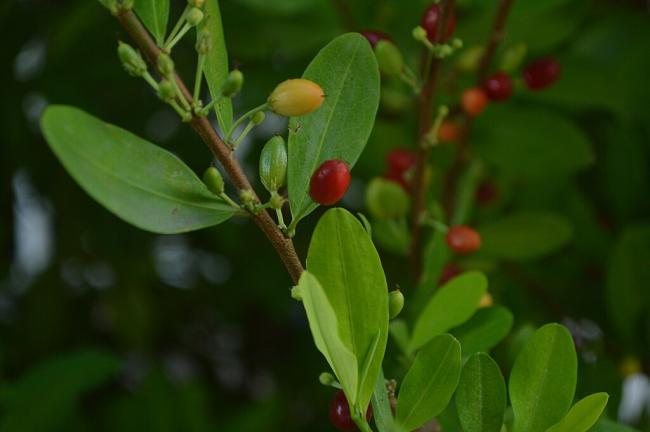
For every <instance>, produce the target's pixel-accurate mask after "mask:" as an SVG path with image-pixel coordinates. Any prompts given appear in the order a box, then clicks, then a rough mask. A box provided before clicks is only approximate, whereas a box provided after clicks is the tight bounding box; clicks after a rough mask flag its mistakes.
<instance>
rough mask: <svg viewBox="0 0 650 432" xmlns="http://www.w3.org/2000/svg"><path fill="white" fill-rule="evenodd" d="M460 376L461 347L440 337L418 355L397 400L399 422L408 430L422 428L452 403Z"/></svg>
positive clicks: (453, 341) (447, 338) (443, 336)
mask: <svg viewBox="0 0 650 432" xmlns="http://www.w3.org/2000/svg"><path fill="white" fill-rule="evenodd" d="M459 376H460V344H459V343H458V341H457V340H456V339H454V337H453V336H451V335H449V334H442V335H438V336H436V337H435V338H433V340H431V341H430V342H429V343H428V344H426V345H425V346H424V347H422V349H421V350H420V351H419V352H418V354H417V355H416V356H415V360H414V361H413V365H412V366H411V368H410V369H409V370H408V372H407V373H406V376H405V377H404V381H403V382H402V386H401V388H400V391H399V396H398V398H397V416H396V420H397V422H398V423H399V424H400V425H401V426H403V427H404V428H405V429H407V430H414V429H417V428H418V427H420V426H422V425H423V424H424V423H426V422H427V421H429V420H430V419H431V418H433V417H434V416H436V415H438V414H440V413H441V412H442V411H443V410H444V409H445V407H446V406H447V405H448V404H449V401H450V400H451V396H452V395H453V394H454V390H455V389H456V385H457V384H458V378H459Z"/></svg>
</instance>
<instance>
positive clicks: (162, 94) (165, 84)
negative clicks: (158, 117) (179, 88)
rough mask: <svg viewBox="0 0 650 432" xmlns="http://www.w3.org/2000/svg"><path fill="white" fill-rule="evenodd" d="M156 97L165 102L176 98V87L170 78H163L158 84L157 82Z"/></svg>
mask: <svg viewBox="0 0 650 432" xmlns="http://www.w3.org/2000/svg"><path fill="white" fill-rule="evenodd" d="M158 97H159V98H160V99H161V100H163V101H165V102H171V101H173V100H174V99H176V87H174V84H173V83H172V82H171V81H170V80H168V79H164V80H162V81H160V84H158Z"/></svg>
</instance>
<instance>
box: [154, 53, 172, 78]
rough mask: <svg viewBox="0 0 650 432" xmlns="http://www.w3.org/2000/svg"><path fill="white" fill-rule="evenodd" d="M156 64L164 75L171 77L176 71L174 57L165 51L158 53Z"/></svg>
mask: <svg viewBox="0 0 650 432" xmlns="http://www.w3.org/2000/svg"><path fill="white" fill-rule="evenodd" d="M156 65H157V66H158V70H159V71H160V73H161V74H162V76H164V77H169V76H170V75H171V74H172V73H174V60H172V58H171V57H169V56H168V55H167V54H165V53H160V54H159V55H158V60H156Z"/></svg>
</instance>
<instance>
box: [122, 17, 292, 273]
mask: <svg viewBox="0 0 650 432" xmlns="http://www.w3.org/2000/svg"><path fill="white" fill-rule="evenodd" d="M117 20H118V21H119V22H120V24H121V25H122V27H124V29H125V30H126V32H127V33H128V34H129V36H131V38H132V39H133V41H134V42H135V43H136V45H137V46H138V48H139V49H140V51H142V53H143V54H144V56H145V58H146V59H147V60H148V61H149V63H150V64H152V65H156V60H157V58H158V55H159V54H160V52H161V49H160V48H159V47H158V46H157V45H156V43H155V42H154V41H153V39H152V38H151V36H149V33H148V32H147V30H146V29H145V28H144V26H143V25H142V23H141V22H140V20H139V19H138V18H137V17H136V15H135V14H134V13H133V12H132V11H130V10H121V11H119V12H118V14H117ZM173 78H174V79H175V81H176V83H177V84H178V87H179V88H180V89H181V92H182V93H183V94H184V95H185V97H186V98H187V99H188V100H190V101H191V100H192V95H191V93H190V92H189V90H188V89H187V86H186V85H185V83H184V82H183V81H182V79H181V78H180V77H179V76H178V74H176V73H174V77H173ZM190 124H191V125H192V128H193V129H194V130H195V131H196V133H197V134H198V135H199V136H200V137H201V139H202V140H203V142H204V143H205V144H206V145H207V147H208V149H210V151H211V152H212V154H213V155H214V157H216V158H217V160H218V161H219V162H220V163H221V165H222V166H223V168H224V170H225V171H226V173H227V174H228V177H229V178H230V180H231V181H232V182H233V184H234V185H235V187H236V188H237V189H238V190H239V191H242V190H250V191H253V187H252V186H251V184H250V182H249V181H248V178H247V177H246V175H245V174H244V171H243V170H242V168H241V166H240V165H239V162H237V160H236V159H235V158H234V157H233V154H232V151H231V150H230V148H229V147H228V146H227V145H226V144H225V143H224V142H223V140H222V139H221V137H219V135H218V134H217V132H216V131H215V129H214V127H212V125H211V124H210V121H209V120H208V119H207V118H206V117H202V116H197V115H196V114H193V116H192V120H191V121H190ZM253 194H254V192H253ZM255 199H256V200H257V201H259V200H258V198H257V196H255ZM251 217H252V218H253V220H254V221H255V223H256V224H257V226H258V227H259V228H260V229H261V230H262V232H263V233H264V235H266V237H267V238H268V239H269V241H270V242H271V244H272V245H273V247H274V248H275V250H276V252H277V253H278V255H279V256H280V258H281V259H282V262H283V263H284V266H285V267H286V269H287V272H288V273H289V276H291V279H292V280H293V282H294V283H298V279H299V278H300V275H301V274H302V272H303V271H304V269H303V266H302V263H301V262H300V259H299V258H298V255H297V254H296V251H295V249H294V246H293V242H292V241H291V240H290V239H287V238H286V237H285V236H284V234H283V233H282V232H281V231H280V230H279V229H278V227H277V226H276V224H275V222H274V221H273V219H272V218H271V216H270V215H269V214H268V213H267V212H266V211H260V212H258V213H256V214H251Z"/></svg>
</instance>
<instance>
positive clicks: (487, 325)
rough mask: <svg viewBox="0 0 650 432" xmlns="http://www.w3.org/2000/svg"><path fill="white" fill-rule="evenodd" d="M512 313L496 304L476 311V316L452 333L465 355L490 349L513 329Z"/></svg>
mask: <svg viewBox="0 0 650 432" xmlns="http://www.w3.org/2000/svg"><path fill="white" fill-rule="evenodd" d="M512 323H513V316H512V313H511V312H510V311H509V310H508V309H506V308H504V307H502V306H494V307H489V308H483V309H479V310H478V311H476V313H475V314H474V316H473V317H472V318H470V320H469V321H467V322H465V323H464V324H463V325H461V326H459V327H456V328H455V329H453V330H452V331H451V333H452V334H453V335H454V336H456V338H457V339H458V341H459V342H460V346H461V347H462V349H463V356H468V355H471V354H474V353H477V352H479V351H489V350H490V349H492V348H494V346H495V345H496V344H498V343H499V342H501V341H502V340H503V339H504V338H505V337H506V336H507V335H508V333H510V330H511V329H512Z"/></svg>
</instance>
